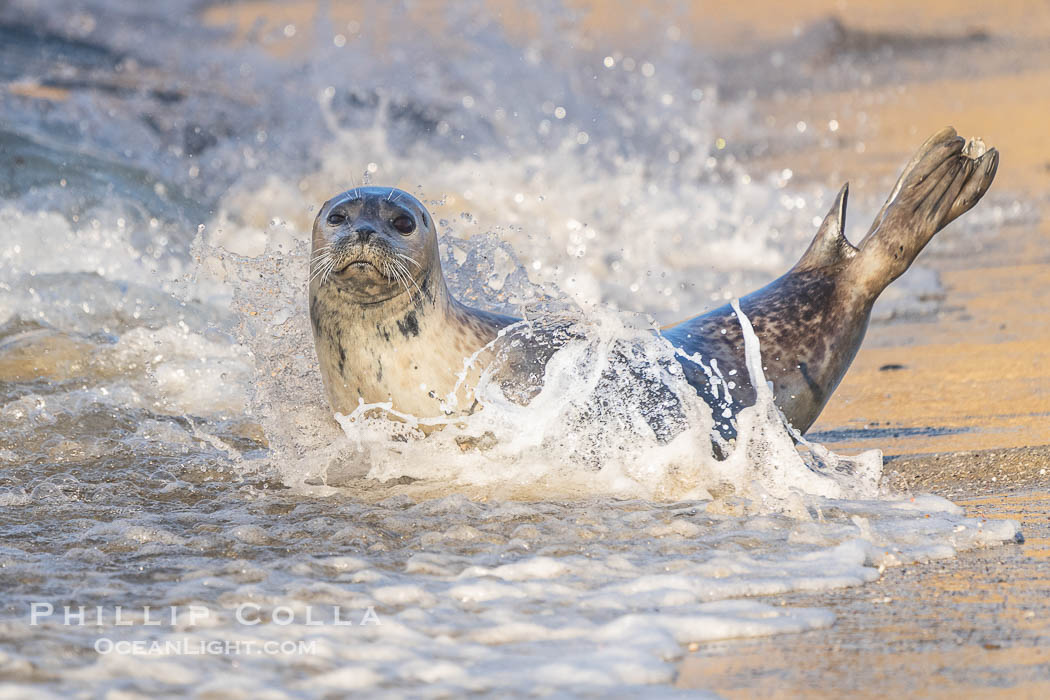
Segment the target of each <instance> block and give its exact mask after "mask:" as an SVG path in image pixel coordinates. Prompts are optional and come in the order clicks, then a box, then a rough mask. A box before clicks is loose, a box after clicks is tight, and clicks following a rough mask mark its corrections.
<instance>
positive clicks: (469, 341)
mask: <svg viewBox="0 0 1050 700" xmlns="http://www.w3.org/2000/svg"><path fill="white" fill-rule="evenodd" d="M312 243H313V252H312V256H311V263H310V320H311V323H312V325H313V331H314V341H315V345H316V348H317V357H318V360H319V362H320V366H321V376H322V378H323V380H324V384H325V391H326V392H327V394H328V400H329V403H330V404H331V406H332V408H333V409H334V410H335V411H337V412H339V413H343V414H348V413H350V412H351V411H353V410H354V409H355V408H357V406H358V405H359V404H360V403H362V402H363V403H368V404H373V403H390V404H391V408H392V409H393V410H394V411H396V412H401V413H408V414H412V415H414V416H417V417H432V416H436V415H442V414H448V413H453V412H456V411H459V410H463V409H465V408H469V407H470V406H471V405H472V403H473V398H472V396H471V394H470V387H471V386H472V385H473V384H472V382H471V381H465V379H467V375H468V374H470V373H471V372H474V371H476V370H475V369H474V368H475V367H483V366H484V363H483V362H477V363H468V362H467V361H468V359H470V358H471V357H472V356H474V355H475V353H477V352H478V351H479V350H481V349H482V348H484V346H485V345H486V344H487V343H489V342H490V341H491V340H492V339H493V338H495V337H496V334H497V333H498V331H499V329H500V328H503V327H504V326H506V325H509V324H511V323H514V322H515V320H516V319H513V318H511V317H509V316H502V315H500V314H494V313H490V312H487V311H482V310H480V309H472V308H470V307H467V306H464V305H463V304H460V303H459V302H458V301H456V300H455V299H454V298H453V297H452V295H451V294H449V291H448V287H447V286H446V284H445V278H444V276H443V275H442V273H441V262H440V259H439V256H438V243H437V232H436V230H435V227H434V219H433V217H432V216H431V215H430V213H429V212H428V211H427V210H426V207H425V206H423V203H422V202H420V201H419V200H418V199H416V198H415V197H413V196H412V195H410V194H408V193H407V192H404V191H402V190H398V189H394V188H390V187H358V188H355V189H352V190H348V191H347V192H343V193H342V194H340V195H337V196H336V197H333V198H332V199H330V200H329V201H327V202H325V204H324V206H323V207H321V210H320V211H319V212H318V214H317V218H316V219H315V220H314V226H313V238H312ZM468 365H469V366H468Z"/></svg>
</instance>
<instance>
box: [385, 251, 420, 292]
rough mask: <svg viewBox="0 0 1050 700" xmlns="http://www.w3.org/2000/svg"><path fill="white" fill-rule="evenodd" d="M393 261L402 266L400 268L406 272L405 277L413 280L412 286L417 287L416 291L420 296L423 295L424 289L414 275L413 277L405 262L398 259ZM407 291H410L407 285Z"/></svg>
mask: <svg viewBox="0 0 1050 700" xmlns="http://www.w3.org/2000/svg"><path fill="white" fill-rule="evenodd" d="M392 262H393V263H394V264H396V265H397V266H398V268H400V270H401V272H402V273H403V274H404V276H405V278H406V279H408V280H409V281H411V282H412V286H413V287H415V288H416V292H418V293H419V296H423V290H422V289H420V287H419V283H418V282H416V279H415V278H414V277H412V275H411V273H410V272H409V271H408V268H407V267H406V266H405V264H404V263H402V262H400V261H398V260H392ZM405 291H406V292H407V291H409V290H408V286H407V285H406V286H405Z"/></svg>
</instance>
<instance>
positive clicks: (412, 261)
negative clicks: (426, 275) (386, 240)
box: [394, 253, 423, 270]
mask: <svg viewBox="0 0 1050 700" xmlns="http://www.w3.org/2000/svg"><path fill="white" fill-rule="evenodd" d="M394 255H396V256H397V257H399V258H401V259H402V260H404V261H406V262H410V263H412V264H413V265H415V266H416V267H417V268H419V269H420V270H422V269H423V266H422V265H420V264H419V263H418V262H416V261H415V260H414V259H413V258H411V257H409V256H407V255H405V254H404V253H394Z"/></svg>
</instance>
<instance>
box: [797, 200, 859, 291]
mask: <svg viewBox="0 0 1050 700" xmlns="http://www.w3.org/2000/svg"><path fill="white" fill-rule="evenodd" d="M848 198H849V183H848V182H847V183H846V184H844V185H843V186H842V189H841V190H839V193H838V196H836V197H835V203H834V204H832V205H831V210H830V211H829V212H828V214H827V216H825V217H824V221H823V222H821V224H820V228H819V229H818V230H817V235H816V236H814V237H813V242H812V243H810V244H809V248H807V249H806V252H805V253H804V254H803V255H802V257H801V258H800V259H799V261H798V262H797V263H796V264H795V267H794V269H793V271H794V272H801V271H804V270H816V269H819V268H822V267H831V266H834V265H837V264H839V263H842V262H845V261H847V260H850V259H852V258H853V256H855V255H856V254H857V248H856V247H855V246H854V245H853V244H852V243H850V242H849V240H847V239H846V231H845V226H846V200H847V199H848Z"/></svg>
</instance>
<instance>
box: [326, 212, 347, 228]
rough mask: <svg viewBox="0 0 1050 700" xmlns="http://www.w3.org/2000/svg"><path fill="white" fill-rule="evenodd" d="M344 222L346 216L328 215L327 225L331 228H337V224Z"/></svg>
mask: <svg viewBox="0 0 1050 700" xmlns="http://www.w3.org/2000/svg"><path fill="white" fill-rule="evenodd" d="M344 221H346V215H345V214H329V215H328V223H330V224H331V225H332V226H338V225H339V224H341V223H343V222H344Z"/></svg>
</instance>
